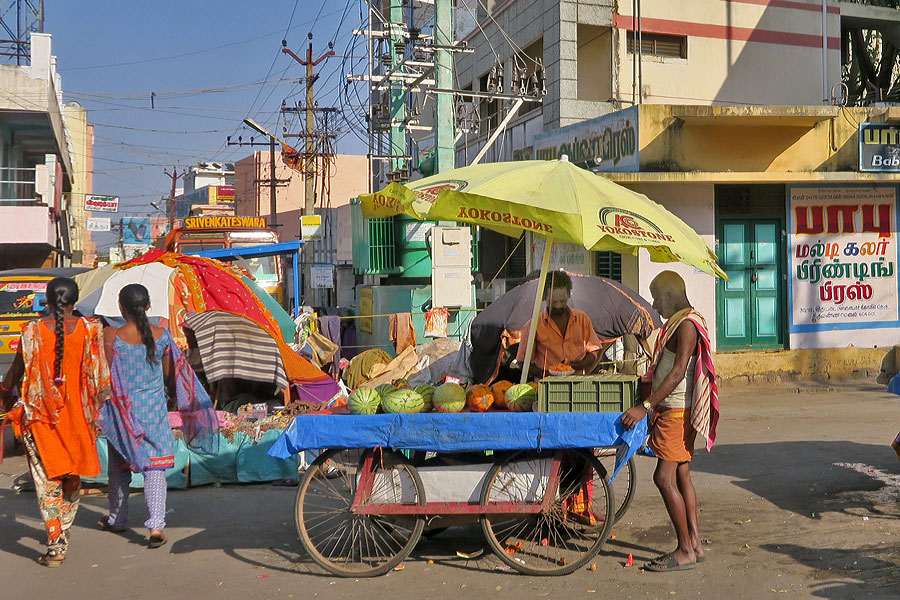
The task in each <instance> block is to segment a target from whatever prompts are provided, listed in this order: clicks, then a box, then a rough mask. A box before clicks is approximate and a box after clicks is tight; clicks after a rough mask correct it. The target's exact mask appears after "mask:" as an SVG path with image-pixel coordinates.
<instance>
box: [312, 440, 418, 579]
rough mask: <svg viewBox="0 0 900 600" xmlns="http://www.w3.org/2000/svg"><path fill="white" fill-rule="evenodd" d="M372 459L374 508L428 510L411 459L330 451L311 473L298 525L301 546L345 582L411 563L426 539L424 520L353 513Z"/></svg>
mask: <svg viewBox="0 0 900 600" xmlns="http://www.w3.org/2000/svg"><path fill="white" fill-rule="evenodd" d="M367 455H374V457H373V461H372V463H371V469H372V471H373V473H372V476H373V477H374V483H373V485H372V491H371V494H370V496H369V500H368V502H370V503H376V504H382V503H384V504H425V488H424V486H423V485H422V480H421V479H420V478H419V474H418V472H416V469H415V468H414V467H413V466H412V465H410V464H409V461H407V459H406V458H404V457H403V456H401V455H400V454H397V453H395V452H391V451H390V450H384V451H382V450H380V449H375V450H368V449H353V450H329V451H326V452H324V453H323V454H321V455H320V456H319V457H318V458H317V459H316V460H315V462H313V463H312V464H311V465H310V466H309V468H308V469H307V470H306V474H305V475H304V476H303V479H302V480H301V481H300V487H299V489H298V490H297V502H296V507H295V511H294V520H295V524H296V526H297V534H298V535H299V536H300V542H301V543H302V544H303V548H304V549H305V550H306V552H307V553H308V554H309V556H310V557H311V558H312V559H313V560H314V561H315V562H316V563H317V564H319V565H320V566H322V567H323V568H324V569H326V570H328V571H330V572H331V573H334V574H335V575H340V576H344V577H374V576H376V575H383V574H385V573H387V572H388V571H390V570H391V569H393V568H394V567H396V566H397V565H398V564H400V561H402V560H403V559H404V558H406V557H407V556H408V555H409V553H410V551H412V549H413V547H415V545H416V543H417V542H418V541H419V537H420V536H421V535H422V529H423V528H424V527H425V517H424V516H414V515H413V516H398V517H394V516H390V515H360V514H355V513H353V512H351V510H350V508H351V506H352V505H353V501H354V498H355V496H356V491H357V487H358V482H359V481H360V478H361V476H362V475H363V473H362V469H363V465H364V460H365V458H366V456H367Z"/></svg>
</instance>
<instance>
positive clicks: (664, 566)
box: [644, 553, 694, 573]
mask: <svg viewBox="0 0 900 600" xmlns="http://www.w3.org/2000/svg"><path fill="white" fill-rule="evenodd" d="M693 568H694V563H686V564H683V565H679V564H678V560H677V559H676V558H675V555H674V554H672V553H669V554H665V555H663V556H660V557H659V558H657V559H654V560H652V561H650V562H649V563H647V565H646V566H644V569H646V570H647V571H653V572H654V573H667V572H669V571H689V570H691V569H693Z"/></svg>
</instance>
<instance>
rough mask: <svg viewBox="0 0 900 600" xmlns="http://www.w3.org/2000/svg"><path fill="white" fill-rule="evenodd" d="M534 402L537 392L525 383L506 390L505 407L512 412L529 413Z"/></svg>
mask: <svg viewBox="0 0 900 600" xmlns="http://www.w3.org/2000/svg"><path fill="white" fill-rule="evenodd" d="M536 401H537V392H536V391H535V390H534V388H533V387H531V386H530V385H528V384H527V383H520V384H519V385H514V386H512V387H511V388H509V389H508V390H506V407H507V408H508V409H509V410H511V411H513V412H531V407H532V405H533V404H534V403H535V402H536Z"/></svg>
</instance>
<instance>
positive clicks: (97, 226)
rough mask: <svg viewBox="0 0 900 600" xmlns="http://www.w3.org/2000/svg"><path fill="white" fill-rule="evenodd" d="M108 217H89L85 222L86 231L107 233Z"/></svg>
mask: <svg viewBox="0 0 900 600" xmlns="http://www.w3.org/2000/svg"><path fill="white" fill-rule="evenodd" d="M110 227H111V225H110V222H109V217H91V218H89V219H88V220H87V230H88V231H109V230H110Z"/></svg>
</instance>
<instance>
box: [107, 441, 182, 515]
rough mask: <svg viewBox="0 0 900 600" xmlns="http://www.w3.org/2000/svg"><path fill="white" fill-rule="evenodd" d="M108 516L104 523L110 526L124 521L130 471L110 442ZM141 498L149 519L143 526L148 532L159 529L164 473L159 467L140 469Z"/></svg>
mask: <svg viewBox="0 0 900 600" xmlns="http://www.w3.org/2000/svg"><path fill="white" fill-rule="evenodd" d="M107 472H108V474H109V493H108V497H109V517H107V522H108V523H109V524H110V525H112V526H113V527H126V526H127V523H128V493H129V489H128V488H129V486H130V485H131V470H130V469H129V468H128V463H127V462H126V461H125V459H124V458H122V455H121V454H119V453H118V452H117V451H116V449H115V448H113V447H112V445H110V446H109V461H108V463H107ZM143 475H144V500H146V501H147V510H148V511H150V518H149V519H147V520H146V521H144V527H146V528H147V529H150V530H151V531H154V530H158V531H161V530H162V529H163V528H165V526H166V491H167V487H166V472H165V471H164V470H162V469H154V470H152V471H144V472H143Z"/></svg>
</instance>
